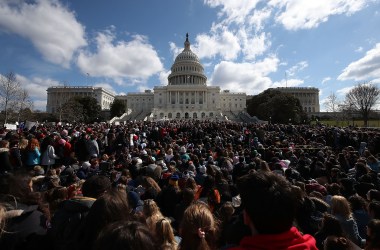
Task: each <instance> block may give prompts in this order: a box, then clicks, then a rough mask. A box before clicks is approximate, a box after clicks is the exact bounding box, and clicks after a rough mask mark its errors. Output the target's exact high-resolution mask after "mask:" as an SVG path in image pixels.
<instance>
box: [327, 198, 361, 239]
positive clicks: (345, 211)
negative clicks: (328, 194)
mask: <svg viewBox="0 0 380 250" xmlns="http://www.w3.org/2000/svg"><path fill="white" fill-rule="evenodd" d="M331 214H332V215H334V216H335V217H336V218H337V219H338V220H339V222H340V224H341V225H342V228H343V231H344V232H345V234H346V235H347V237H348V239H350V240H351V241H352V242H354V243H355V244H357V245H358V246H360V245H361V241H362V238H361V237H360V235H359V230H358V225H357V223H356V221H355V219H354V217H353V214H352V211H351V207H350V204H349V202H348V200H347V199H346V198H345V197H343V196H339V195H334V196H333V197H332V198H331Z"/></svg>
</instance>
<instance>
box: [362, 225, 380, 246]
mask: <svg viewBox="0 0 380 250" xmlns="http://www.w3.org/2000/svg"><path fill="white" fill-rule="evenodd" d="M367 235H368V236H367V240H366V244H365V248H364V249H365V250H378V249H380V220H377V219H373V220H371V221H370V222H369V223H368V225H367Z"/></svg>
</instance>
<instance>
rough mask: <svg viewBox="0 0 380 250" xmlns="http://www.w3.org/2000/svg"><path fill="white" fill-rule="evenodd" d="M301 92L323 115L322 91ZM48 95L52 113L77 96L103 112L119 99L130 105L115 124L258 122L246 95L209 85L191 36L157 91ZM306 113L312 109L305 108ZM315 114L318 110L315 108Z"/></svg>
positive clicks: (53, 91) (57, 91) (76, 90)
mask: <svg viewBox="0 0 380 250" xmlns="http://www.w3.org/2000/svg"><path fill="white" fill-rule="evenodd" d="M290 89H292V88H289V91H290ZM300 91H301V92H304V93H305V95H304V96H305V97H311V95H309V94H310V93H313V96H312V98H311V99H313V104H314V103H317V106H318V111H319V98H318V92H319V91H318V89H317V92H316V94H315V89H312V90H311V89H307V88H305V89H304V90H302V88H297V92H300ZM305 91H306V92H307V93H308V94H307V95H306V92H305ZM47 95H48V96H47V107H46V110H47V112H50V113H54V112H56V111H57V109H58V108H59V107H60V105H62V103H65V102H66V101H67V100H69V99H70V98H71V97H74V96H92V97H94V98H95V99H97V101H98V103H99V105H100V106H101V108H102V110H107V109H109V108H110V105H111V104H112V102H113V101H114V100H115V99H119V100H122V101H123V102H124V103H125V104H126V110H125V113H124V114H123V115H122V116H121V117H114V118H112V119H111V122H124V121H130V120H166V119H168V120H170V119H198V120H205V119H211V120H217V119H220V120H235V121H246V122H249V121H257V118H255V117H250V116H249V115H248V113H247V112H246V102H247V95H246V93H236V92H231V91H230V90H221V88H220V87H219V86H208V85H207V77H206V75H205V74H204V68H203V66H202V64H201V63H200V61H199V58H198V56H197V55H196V54H195V53H194V52H193V51H192V50H191V48H190V42H189V37H188V35H187V34H186V40H185V43H184V49H183V51H182V52H181V53H180V54H179V55H178V56H177V57H176V59H175V61H174V63H173V65H172V67H171V73H170V75H169V76H168V84H167V85H166V86H155V87H154V88H153V90H145V91H144V92H137V93H131V92H130V93H127V94H126V95H114V94H113V93H111V92H109V91H107V90H105V89H103V88H101V87H68V86H58V87H51V88H48V89H47ZM297 95H299V94H297ZM301 96H302V94H301ZM301 104H302V101H301ZM310 105H311V102H310V104H309V106H310ZM303 107H304V106H303ZM305 107H306V106H305ZM305 111H309V109H308V108H305ZM310 111H311V109H310ZM313 111H317V110H316V109H315V108H314V109H313Z"/></svg>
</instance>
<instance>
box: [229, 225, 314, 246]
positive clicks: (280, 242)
mask: <svg viewBox="0 0 380 250" xmlns="http://www.w3.org/2000/svg"><path fill="white" fill-rule="evenodd" d="M315 244H316V243H315V239H314V238H313V237H312V236H311V235H308V234H305V235H302V234H301V233H300V232H299V231H298V229H297V228H295V227H292V228H291V229H290V230H289V231H286V232H283V233H280V234H257V235H254V236H246V237H244V238H243V239H242V240H241V241H240V245H239V246H238V247H235V248H231V250H249V249H255V250H256V249H257V250H285V249H287V250H317V249H318V248H317V247H316V245H315Z"/></svg>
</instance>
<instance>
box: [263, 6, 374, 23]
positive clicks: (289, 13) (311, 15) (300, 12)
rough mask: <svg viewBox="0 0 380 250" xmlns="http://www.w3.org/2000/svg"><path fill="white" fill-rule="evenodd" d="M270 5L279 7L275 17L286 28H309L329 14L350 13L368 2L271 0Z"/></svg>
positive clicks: (322, 21) (326, 17) (327, 17)
mask: <svg viewBox="0 0 380 250" xmlns="http://www.w3.org/2000/svg"><path fill="white" fill-rule="evenodd" d="M268 4H269V5H270V6H273V7H276V8H279V11H278V13H277V15H276V17H275V19H276V21H277V22H279V23H281V24H282V25H283V26H284V27H285V28H286V29H288V30H298V29H311V28H316V27H318V26H319V24H321V23H324V22H327V20H328V19H329V17H330V16H333V15H340V14H346V15H350V14H353V13H355V12H357V11H360V10H361V9H363V8H364V7H366V5H367V4H368V1H366V0H335V1H307V0H271V1H270V2H269V3H268Z"/></svg>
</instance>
